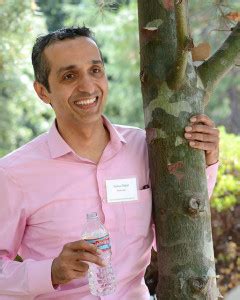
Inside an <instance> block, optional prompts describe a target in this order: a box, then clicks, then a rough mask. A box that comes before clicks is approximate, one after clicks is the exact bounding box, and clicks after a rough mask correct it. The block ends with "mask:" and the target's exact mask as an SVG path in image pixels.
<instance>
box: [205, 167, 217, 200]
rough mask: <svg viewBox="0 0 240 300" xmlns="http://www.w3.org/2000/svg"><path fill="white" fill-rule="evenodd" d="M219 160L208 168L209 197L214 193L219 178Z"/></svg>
mask: <svg viewBox="0 0 240 300" xmlns="http://www.w3.org/2000/svg"><path fill="white" fill-rule="evenodd" d="M218 166H219V162H216V163H215V164H213V165H211V166H208V167H207V168H206V176H207V184H208V195H209V198H210V197H211V195H212V192H213V189H214V186H215V183H216V180H217V171H218Z"/></svg>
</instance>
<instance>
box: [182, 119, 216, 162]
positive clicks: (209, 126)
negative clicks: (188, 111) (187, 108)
mask: <svg viewBox="0 0 240 300" xmlns="http://www.w3.org/2000/svg"><path fill="white" fill-rule="evenodd" d="M190 121H191V123H190V124H189V125H188V126H187V127H185V134H184V136H185V138H186V139H187V140H188V141H189V145H190V147H192V148H195V149H201V150H205V158H206V165H207V166H210V165H212V164H214V163H216V162H217V161H218V158H219V130H218V129H217V128H215V125H214V122H213V121H212V120H211V119H209V117H208V116H206V115H197V116H193V117H191V119H190Z"/></svg>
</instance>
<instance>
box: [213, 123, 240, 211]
mask: <svg viewBox="0 0 240 300" xmlns="http://www.w3.org/2000/svg"><path fill="white" fill-rule="evenodd" d="M239 186H240V136H235V135H234V134H227V133H226V131H225V129H224V128H223V127H222V128H221V135H220V167H219V171H218V178H217V184H216V187H215V189H214V192H213V197H212V198H213V199H212V201H211V204H212V207H213V208H215V209H216V210H217V211H222V210H227V209H232V208H233V207H234V205H236V204H237V203H238V204H240V189H239Z"/></svg>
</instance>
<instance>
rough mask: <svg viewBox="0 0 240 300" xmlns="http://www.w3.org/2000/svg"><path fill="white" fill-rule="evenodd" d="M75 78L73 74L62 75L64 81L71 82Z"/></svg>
mask: <svg viewBox="0 0 240 300" xmlns="http://www.w3.org/2000/svg"><path fill="white" fill-rule="evenodd" d="M75 77H76V75H75V74H73V73H68V74H65V75H63V79H64V80H71V79H74V78H75Z"/></svg>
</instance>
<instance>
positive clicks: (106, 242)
mask: <svg viewBox="0 0 240 300" xmlns="http://www.w3.org/2000/svg"><path fill="white" fill-rule="evenodd" d="M84 240H85V241H86V242H88V243H90V244H93V245H96V246H97V247H98V249H100V250H102V251H107V250H109V249H111V245H110V239H109V235H108V234H107V235H105V236H103V237H100V238H97V239H84Z"/></svg>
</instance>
